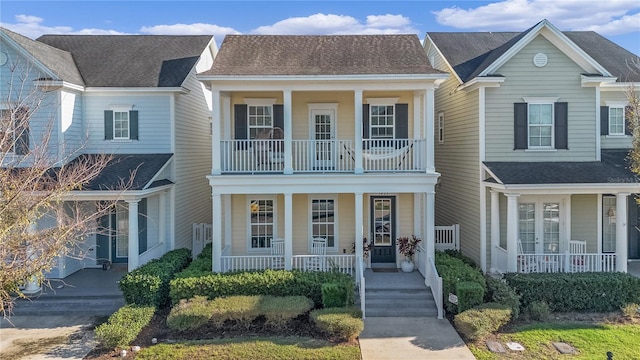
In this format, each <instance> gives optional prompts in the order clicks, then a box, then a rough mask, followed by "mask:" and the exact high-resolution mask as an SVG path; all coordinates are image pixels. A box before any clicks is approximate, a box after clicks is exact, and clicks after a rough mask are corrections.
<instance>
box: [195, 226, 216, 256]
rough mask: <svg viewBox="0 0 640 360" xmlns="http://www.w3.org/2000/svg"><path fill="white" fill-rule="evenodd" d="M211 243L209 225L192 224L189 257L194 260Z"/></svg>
mask: <svg viewBox="0 0 640 360" xmlns="http://www.w3.org/2000/svg"><path fill="white" fill-rule="evenodd" d="M211 241H213V236H212V232H211V224H204V223H200V224H193V230H192V232H191V256H192V257H193V258H194V259H195V258H196V256H198V255H199V254H200V253H201V252H202V249H204V247H205V246H206V245H207V244H208V243H210V242H211Z"/></svg>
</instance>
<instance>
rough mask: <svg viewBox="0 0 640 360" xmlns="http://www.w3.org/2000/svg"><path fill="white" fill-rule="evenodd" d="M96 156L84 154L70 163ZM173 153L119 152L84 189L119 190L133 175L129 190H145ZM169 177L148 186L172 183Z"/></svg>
mask: <svg viewBox="0 0 640 360" xmlns="http://www.w3.org/2000/svg"><path fill="white" fill-rule="evenodd" d="M91 156H95V155H91V154H83V155H80V156H78V157H77V158H75V159H73V160H72V161H71V162H70V163H69V165H71V166H72V165H73V164H74V163H75V162H80V161H83V162H84V161H86V159H87V158H88V157H91ZM172 156H173V155H172V154H117V155H113V158H112V160H111V161H110V162H109V164H107V166H105V168H104V169H102V171H101V172H100V174H99V175H98V176H96V177H95V178H94V179H93V180H92V181H90V182H89V183H88V184H86V185H85V187H84V188H83V190H119V189H122V185H123V184H125V183H128V182H129V181H130V179H131V175H132V174H133V175H134V178H133V180H132V181H131V183H130V186H129V187H128V188H127V190H143V189H144V188H145V186H146V185H147V184H149V182H150V181H151V180H153V178H154V177H155V176H156V174H158V172H159V171H160V170H161V169H162V167H163V166H164V165H165V164H166V163H167V161H169V159H171V157H172ZM171 183H172V182H171V181H169V180H167V179H160V180H156V181H154V182H153V183H151V185H150V186H147V188H152V187H157V186H161V185H167V184H171Z"/></svg>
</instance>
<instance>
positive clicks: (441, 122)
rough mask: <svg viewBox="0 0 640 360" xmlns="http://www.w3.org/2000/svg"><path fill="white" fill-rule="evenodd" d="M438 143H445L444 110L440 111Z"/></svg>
mask: <svg viewBox="0 0 640 360" xmlns="http://www.w3.org/2000/svg"><path fill="white" fill-rule="evenodd" d="M438 144H444V111H440V112H438Z"/></svg>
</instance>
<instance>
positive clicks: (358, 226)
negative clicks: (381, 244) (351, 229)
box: [354, 192, 371, 259]
mask: <svg viewBox="0 0 640 360" xmlns="http://www.w3.org/2000/svg"><path fill="white" fill-rule="evenodd" d="M354 195H355V207H356V212H355V216H356V221H355V243H356V257H357V256H362V257H363V259H364V247H363V246H362V245H363V244H362V239H363V238H364V229H363V219H362V217H363V211H362V205H363V194H362V193H361V192H357V193H355V194H354ZM369 255H371V254H369Z"/></svg>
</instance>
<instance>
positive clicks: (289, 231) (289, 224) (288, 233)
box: [284, 193, 293, 270]
mask: <svg viewBox="0 0 640 360" xmlns="http://www.w3.org/2000/svg"><path fill="white" fill-rule="evenodd" d="M292 263H293V195H292V194H291V193H285V194H284V269H285V270H291V269H292V268H293V264H292Z"/></svg>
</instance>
